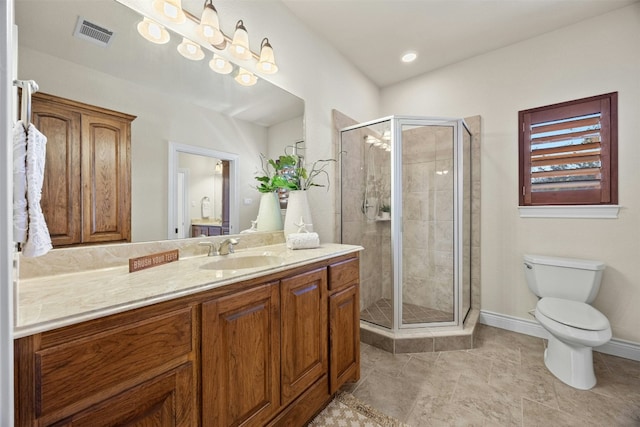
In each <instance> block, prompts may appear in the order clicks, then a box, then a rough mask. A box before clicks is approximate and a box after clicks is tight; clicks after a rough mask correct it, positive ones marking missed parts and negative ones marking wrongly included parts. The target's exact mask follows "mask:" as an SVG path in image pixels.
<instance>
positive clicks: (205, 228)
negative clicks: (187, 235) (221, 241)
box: [191, 225, 229, 237]
mask: <svg viewBox="0 0 640 427" xmlns="http://www.w3.org/2000/svg"><path fill="white" fill-rule="evenodd" d="M222 234H223V233H222V226H220V225H192V226H191V237H200V236H220V235H222ZM227 234H229V233H227Z"/></svg>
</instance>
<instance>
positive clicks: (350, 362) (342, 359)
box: [329, 284, 360, 394]
mask: <svg viewBox="0 0 640 427" xmlns="http://www.w3.org/2000/svg"><path fill="white" fill-rule="evenodd" d="M358 288H359V287H358V285H357V284H354V285H353V286H351V287H349V288H347V289H345V290H344V291H341V292H338V293H336V294H333V295H331V296H330V297H329V334H330V344H329V346H330V348H331V367H330V369H329V370H330V387H331V393H332V394H333V393H335V392H336V391H337V390H338V388H339V387H340V386H341V385H342V384H344V383H345V382H347V381H349V380H351V381H357V380H358V379H360V304H359V298H360V297H359V292H358Z"/></svg>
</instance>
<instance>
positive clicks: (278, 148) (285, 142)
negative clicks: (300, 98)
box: [264, 116, 304, 159]
mask: <svg viewBox="0 0 640 427" xmlns="http://www.w3.org/2000/svg"><path fill="white" fill-rule="evenodd" d="M267 141H268V142H267V145H268V148H267V152H266V153H264V154H265V155H266V156H267V158H269V159H277V158H278V157H280V156H281V155H283V154H284V153H285V150H286V152H287V153H292V151H291V148H290V147H292V146H294V145H295V143H296V142H298V141H304V117H303V116H300V117H294V118H293V119H290V120H287V121H284V122H282V123H278V124H277V125H273V126H271V127H269V129H268V131H267ZM300 145H301V146H304V144H300Z"/></svg>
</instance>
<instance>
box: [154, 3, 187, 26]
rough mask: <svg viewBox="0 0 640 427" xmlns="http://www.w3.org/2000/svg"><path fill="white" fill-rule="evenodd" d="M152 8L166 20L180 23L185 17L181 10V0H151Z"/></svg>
mask: <svg viewBox="0 0 640 427" xmlns="http://www.w3.org/2000/svg"><path fill="white" fill-rule="evenodd" d="M153 8H154V9H155V10H156V11H158V12H160V13H161V14H162V16H164V18H165V19H166V20H167V21H171V22H175V23H176V24H182V23H183V22H184V21H185V19H186V16H185V14H184V12H183V11H182V1H181V0H153Z"/></svg>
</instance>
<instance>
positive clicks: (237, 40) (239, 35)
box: [231, 19, 251, 60]
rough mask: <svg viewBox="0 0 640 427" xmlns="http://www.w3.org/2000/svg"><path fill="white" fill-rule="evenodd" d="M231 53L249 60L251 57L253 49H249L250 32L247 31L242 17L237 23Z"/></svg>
mask: <svg viewBox="0 0 640 427" xmlns="http://www.w3.org/2000/svg"><path fill="white" fill-rule="evenodd" d="M231 54H232V55H233V56H235V57H236V58H238V59H243V60H247V59H250V58H251V50H250V49H249V33H247V29H246V28H245V27H244V22H242V19H241V20H239V21H238V23H237V24H236V31H235V32H234V33H233V41H232V42H231Z"/></svg>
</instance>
